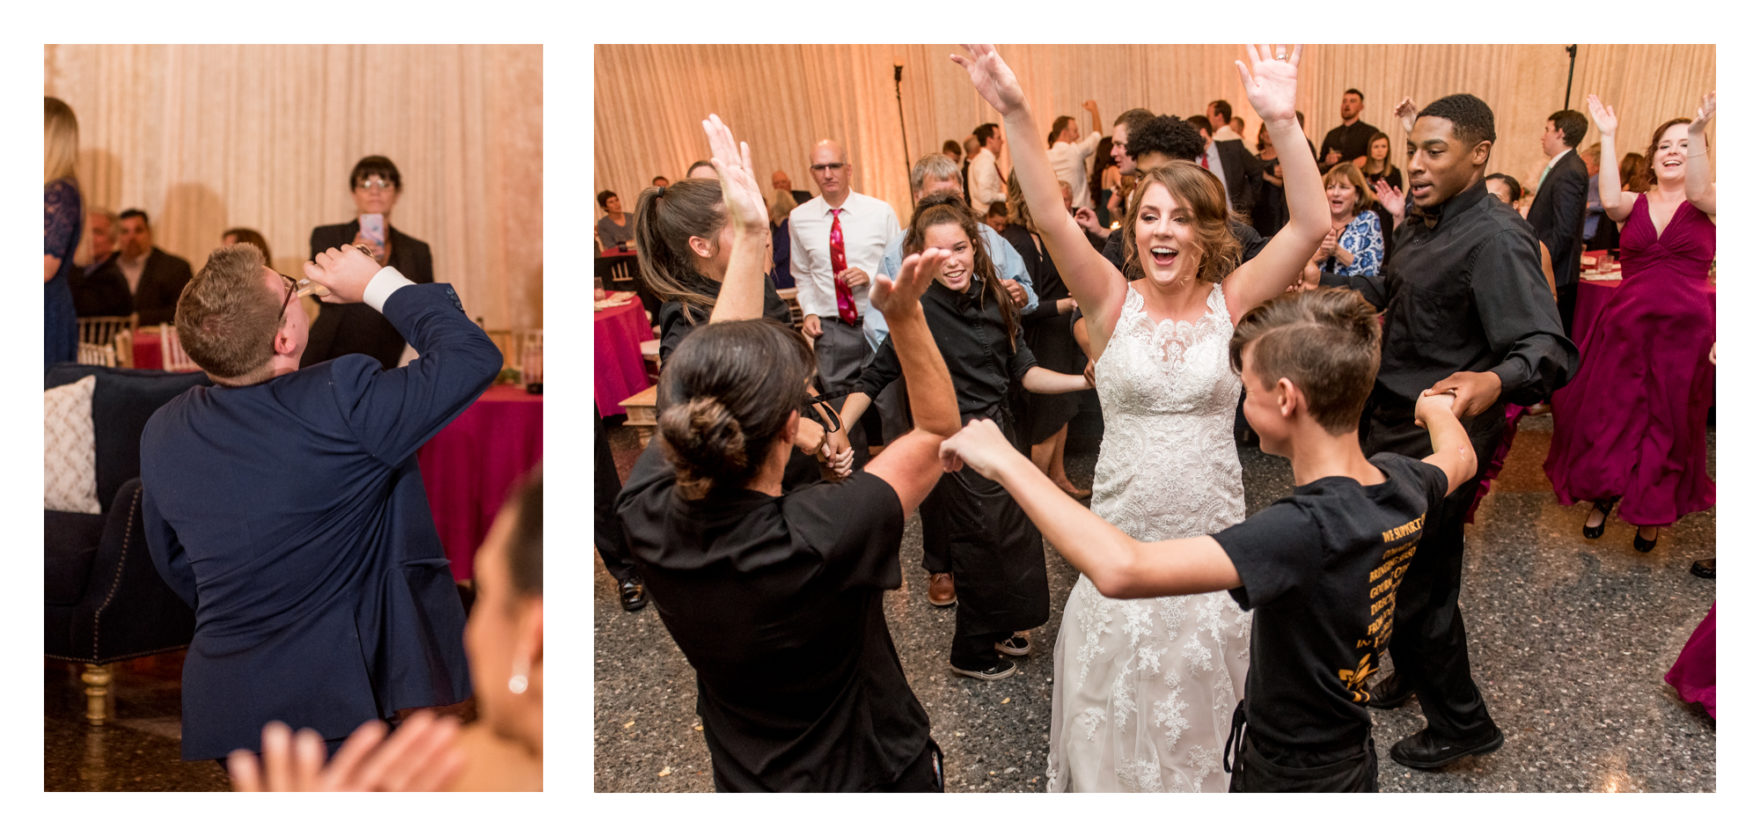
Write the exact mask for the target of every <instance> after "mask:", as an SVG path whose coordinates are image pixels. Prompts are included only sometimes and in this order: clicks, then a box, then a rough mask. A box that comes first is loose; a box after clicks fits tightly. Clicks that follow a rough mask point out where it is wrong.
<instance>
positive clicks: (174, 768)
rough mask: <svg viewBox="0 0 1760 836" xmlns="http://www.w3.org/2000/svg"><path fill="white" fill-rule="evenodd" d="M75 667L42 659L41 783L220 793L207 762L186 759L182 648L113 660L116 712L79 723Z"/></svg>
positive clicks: (220, 783)
mask: <svg viewBox="0 0 1760 836" xmlns="http://www.w3.org/2000/svg"><path fill="white" fill-rule="evenodd" d="M80 667H81V666H79V665H75V664H72V663H68V662H57V661H53V660H49V661H45V662H44V664H43V789H44V790H46V791H50V792H56V791H71V790H111V791H121V790H160V791H163V790H181V791H188V792H195V791H210V790H213V791H225V790H227V789H229V788H230V786H229V784H228V782H227V780H226V771H225V770H223V769H221V768H220V765H219V764H217V763H215V762H213V761H200V762H191V763H186V762H184V761H183V760H181V758H180V756H179V753H178V747H179V746H180V745H181V743H182V739H183V736H182V724H181V722H180V720H179V718H180V716H181V712H180V708H179V706H180V704H181V699H182V697H181V690H180V688H179V686H178V683H179V680H180V678H181V676H182V671H183V653H181V652H178V653H166V654H161V655H159V656H149V657H147V658H144V659H135V660H132V661H128V662H118V663H117V664H116V673H115V675H114V676H113V677H112V682H111V693H112V701H113V702H114V704H115V718H116V719H114V720H112V721H111V722H110V723H108V724H106V725H103V726H91V725H88V724H87V723H86V719H85V711H86V703H85V696H84V686H83V685H82V684H81V683H80V679H79V674H80Z"/></svg>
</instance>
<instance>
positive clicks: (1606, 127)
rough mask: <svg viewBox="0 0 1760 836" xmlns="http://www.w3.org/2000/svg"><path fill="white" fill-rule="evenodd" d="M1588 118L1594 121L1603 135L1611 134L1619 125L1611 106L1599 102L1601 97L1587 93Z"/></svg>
mask: <svg viewBox="0 0 1760 836" xmlns="http://www.w3.org/2000/svg"><path fill="white" fill-rule="evenodd" d="M1589 118H1590V119H1593V120H1594V121H1595V127H1597V128H1600V129H1601V133H1602V135H1604V136H1612V135H1613V131H1614V129H1615V128H1618V127H1619V118H1618V117H1616V116H1614V115H1613V108H1611V107H1608V106H1606V105H1604V104H1602V103H1601V97H1600V96H1597V95H1595V94H1594V93H1590V94H1589Z"/></svg>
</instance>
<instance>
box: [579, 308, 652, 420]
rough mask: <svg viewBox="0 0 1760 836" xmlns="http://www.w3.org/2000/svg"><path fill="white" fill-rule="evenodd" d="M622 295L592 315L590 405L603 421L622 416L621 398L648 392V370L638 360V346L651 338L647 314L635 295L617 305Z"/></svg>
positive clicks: (640, 349) (640, 356)
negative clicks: (594, 405)
mask: <svg viewBox="0 0 1760 836" xmlns="http://www.w3.org/2000/svg"><path fill="white" fill-rule="evenodd" d="M620 296H624V294H613V295H612V297H611V298H610V299H608V300H607V301H610V302H613V303H614V304H610V305H606V306H604V307H600V305H602V304H603V303H598V304H595V305H594V311H593V401H594V402H595V403H596V404H598V406H599V414H600V415H601V416H604V417H609V416H612V415H622V414H624V411H623V407H622V406H619V405H618V404H619V402H621V401H622V400H623V399H624V398H627V397H629V396H630V395H633V394H635V393H637V392H640V391H642V390H643V389H646V388H648V386H649V385H650V384H649V382H648V367H647V364H646V363H644V362H643V360H642V343H644V342H646V341H648V340H651V339H653V338H654V329H653V327H652V326H650V325H649V324H648V316H647V312H646V311H645V310H643V308H642V303H641V300H640V299H637V298H636V297H635V294H633V293H631V294H627V297H626V298H625V299H624V300H623V301H622V302H621V303H617V299H618V297H620Z"/></svg>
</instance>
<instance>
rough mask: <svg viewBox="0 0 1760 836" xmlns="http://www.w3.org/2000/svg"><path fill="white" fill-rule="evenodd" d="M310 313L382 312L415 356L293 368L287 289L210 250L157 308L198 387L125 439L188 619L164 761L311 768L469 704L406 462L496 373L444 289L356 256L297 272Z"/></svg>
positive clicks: (435, 539) (156, 559) (435, 556)
mask: <svg viewBox="0 0 1760 836" xmlns="http://www.w3.org/2000/svg"><path fill="white" fill-rule="evenodd" d="M305 274H306V276H307V278H308V279H309V280H310V281H311V282H312V283H313V284H315V285H318V286H322V287H324V288H328V289H329V291H330V294H331V296H332V298H335V299H337V300H339V301H342V302H349V303H362V304H364V305H366V306H367V307H369V308H370V309H371V310H373V311H375V312H382V313H383V315H384V316H385V317H386V318H387V319H388V320H389V321H390V323H391V324H392V326H393V327H395V328H396V329H397V330H398V331H399V332H400V333H401V334H404V335H406V336H408V338H409V339H410V342H411V343H412V344H414V345H415V346H416V348H417V349H418V350H419V351H420V352H421V356H420V357H419V358H418V359H416V360H415V361H413V362H411V363H410V364H409V365H407V366H404V367H401V368H394V369H391V370H388V371H387V370H384V369H382V368H380V366H379V363H378V362H377V361H375V360H373V359H372V358H371V357H367V356H364V355H359V354H350V355H347V356H344V357H340V358H338V359H336V360H333V361H330V362H327V363H320V364H318V365H314V366H308V367H305V368H303V369H302V368H300V367H299V358H300V354H301V351H302V350H303V349H304V348H305V343H306V337H307V327H308V324H307V319H306V314H305V310H304V309H303V308H302V307H300V304H299V299H298V298H297V297H298V296H299V295H300V293H301V285H302V284H304V283H302V282H300V281H299V280H296V279H293V278H289V277H286V276H282V275H279V274H277V273H276V272H275V271H274V270H272V269H270V268H269V267H267V266H265V265H264V263H263V256H262V253H261V252H259V251H258V250H257V249H256V248H255V247H253V246H251V245H249V244H235V245H232V246H227V247H221V248H220V249H217V250H215V251H214V252H213V253H212V254H211V255H210V256H209V257H208V261H207V264H206V265H204V266H203V267H202V269H201V271H200V272H199V273H197V274H196V276H195V278H194V279H192V280H191V281H190V283H189V285H188V287H187V288H186V289H185V290H184V292H183V295H182V297H181V298H180V299H179V301H178V305H177V334H178V338H179V339H180V340H181V341H182V343H183V347H184V350H185V351H187V352H188V353H189V356H190V358H191V359H192V360H194V361H195V362H196V363H197V364H198V365H199V366H201V368H202V370H203V371H205V372H207V373H208V376H209V377H210V378H211V379H212V380H213V382H214V383H215V385H213V386H197V387H195V388H192V389H190V390H188V391H186V392H184V393H183V394H182V395H179V396H178V397H177V398H175V399H173V400H172V401H171V402H169V403H167V404H166V405H165V406H164V407H163V408H161V409H160V410H159V411H158V412H156V413H154V414H153V417H152V418H151V419H149V420H148V422H147V425H146V428H145V430H144V431H143V432H142V434H141V483H142V495H141V515H142V520H143V523H144V529H145V536H144V539H145V541H146V543H147V547H148V550H149V552H150V553H151V555H152V559H153V564H154V566H155V567H156V568H157V569H158V571H159V574H160V576H162V577H163V578H164V579H165V581H166V583H167V584H168V585H169V586H170V587H171V588H172V589H173V590H174V591H175V592H176V593H177V594H178V595H179V596H180V597H181V598H183V600H184V601H185V602H187V603H188V604H189V605H190V606H191V607H192V608H193V609H194V610H195V614H196V631H195V636H194V638H193V639H192V640H191V641H190V648H189V654H188V656H187V657H186V659H185V660H184V665H183V757H184V759H185V760H205V759H210V758H224V757H226V756H227V754H228V753H230V752H232V751H233V750H235V749H249V750H255V749H257V747H258V745H259V742H260V740H261V736H262V729H263V725H264V724H265V723H267V722H269V721H271V720H279V721H281V722H284V723H287V724H288V725H289V726H292V727H293V728H296V729H298V728H311V729H315V730H316V731H317V732H318V734H319V735H321V736H322V737H323V738H325V739H326V740H327V741H328V742H329V746H330V749H331V751H332V752H334V751H335V749H336V747H337V746H338V745H339V744H340V743H341V741H342V740H343V739H344V738H346V737H347V736H348V734H349V733H350V732H352V731H354V729H355V728H356V727H357V726H359V725H360V724H361V723H363V722H365V721H367V720H372V719H384V718H391V717H393V716H394V715H395V714H397V713H398V712H400V711H402V710H404V709H414V708H420V707H424V706H436V705H451V704H454V703H459V702H462V701H463V700H465V699H467V698H468V697H469V696H470V679H469V677H468V674H467V670H466V665H465V657H464V647H463V636H464V633H463V631H464V609H463V607H462V606H461V604H460V602H459V596H458V593H457V591H456V589H455V587H454V584H453V579H452V572H451V569H450V565H449V564H448V562H447V558H446V555H445V554H444V553H443V552H442V551H441V546H440V540H439V535H438V534H437V533H436V531H435V529H434V521H433V518H432V516H431V515H430V514H429V511H428V501H427V496H426V495H425V493H424V491H423V488H422V479H421V473H420V472H419V471H418V469H417V467H416V458H415V453H416V450H417V449H418V448H419V447H420V446H421V445H422V444H423V443H425V442H426V441H427V440H428V439H430V438H432V437H433V436H434V435H435V434H436V433H438V432H439V431H440V430H441V428H443V427H445V426H446V425H447V423H448V422H450V421H451V420H452V419H454V418H456V417H457V416H458V415H459V414H460V413H462V412H463V411H464V410H465V408H466V407H468V406H470V404H471V403H472V402H473V401H474V400H476V398H477V396H478V395H480V394H482V392H483V391H484V390H485V389H486V388H488V386H489V384H490V383H491V382H492V381H493V380H494V379H495V375H496V374H497V373H498V372H499V371H500V370H501V352H500V351H498V350H497V349H496V348H495V344H494V343H493V342H492V341H491V340H490V339H489V337H488V335H486V334H484V333H483V330H482V329H481V328H478V327H477V326H476V324H475V323H473V322H472V321H471V319H470V317H468V316H467V315H466V314H465V312H464V309H463V307H461V306H460V304H459V301H458V296H457V294H455V293H454V292H453V290H452V288H451V286H449V285H444V284H426V285H416V284H412V283H411V282H410V281H409V280H408V279H406V278H405V277H404V276H403V275H402V274H401V273H400V272H399V271H398V269H397V268H395V267H381V266H380V265H379V264H378V263H377V262H376V261H375V260H374V259H373V258H372V256H371V255H369V254H368V251H367V250H365V249H364V248H357V247H342V248H339V249H338V248H332V249H329V250H326V251H324V252H321V253H318V254H317V256H316V258H315V260H314V261H313V262H308V263H307V264H306V265H305Z"/></svg>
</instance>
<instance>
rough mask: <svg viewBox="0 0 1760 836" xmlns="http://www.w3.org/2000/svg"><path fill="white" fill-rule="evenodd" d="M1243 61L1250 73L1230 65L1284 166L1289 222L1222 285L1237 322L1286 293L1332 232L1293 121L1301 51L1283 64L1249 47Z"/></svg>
mask: <svg viewBox="0 0 1760 836" xmlns="http://www.w3.org/2000/svg"><path fill="white" fill-rule="evenodd" d="M1247 56H1248V58H1249V59H1250V60H1251V61H1252V63H1253V66H1252V67H1251V68H1250V69H1249V68H1248V67H1247V65H1246V64H1243V63H1241V62H1240V61H1236V62H1234V65H1235V68H1236V69H1238V70H1240V73H1241V86H1243V87H1245V88H1246V92H1247V101H1248V102H1250V103H1252V105H1253V110H1255V111H1257V112H1258V114H1259V118H1260V119H1263V120H1264V121H1265V130H1266V131H1267V132H1268V133H1269V134H1270V135H1271V145H1272V147H1274V148H1276V149H1277V158H1278V159H1279V160H1281V161H1282V162H1283V191H1284V199H1285V200H1286V202H1287V203H1288V205H1289V223H1288V224H1285V225H1284V227H1283V229H1281V230H1278V232H1277V234H1276V235H1274V236H1272V238H1271V240H1270V241H1269V242H1267V243H1266V244H1265V249H1263V250H1261V251H1260V252H1259V255H1258V256H1257V257H1256V258H1254V259H1253V260H1252V261H1249V262H1247V263H1246V264H1243V265H1241V266H1240V267H1237V268H1235V271H1234V272H1233V273H1230V274H1228V277H1227V278H1225V279H1223V280H1222V291H1223V294H1224V295H1225V296H1226V297H1227V299H1228V313H1229V316H1230V317H1232V318H1233V319H1234V320H1235V321H1236V322H1239V321H1240V318H1241V315H1242V314H1245V313H1246V312H1247V311H1249V310H1252V309H1253V308H1254V307H1255V306H1257V305H1258V304H1259V303H1260V302H1263V301H1265V300H1267V299H1270V298H1272V297H1273V296H1276V295H1278V294H1280V293H1282V292H1283V291H1284V290H1285V289H1286V288H1288V287H1289V284H1290V282H1291V281H1292V280H1294V279H1295V278H1296V277H1297V276H1300V275H1301V274H1302V269H1303V266H1304V265H1305V264H1306V263H1307V261H1308V259H1309V258H1310V257H1312V256H1313V254H1314V249H1315V248H1316V247H1318V246H1319V244H1320V240H1321V239H1323V238H1325V237H1326V233H1327V232H1329V231H1330V230H1331V229H1332V218H1331V215H1330V213H1329V212H1328V211H1327V207H1326V189H1325V187H1323V186H1322V185H1321V184H1320V167H1319V165H1318V164H1317V163H1315V162H1314V158H1313V157H1311V156H1309V155H1308V143H1307V139H1306V138H1305V137H1303V136H1302V128H1301V124H1300V123H1299V122H1297V121H1296V65H1297V64H1298V63H1299V62H1300V61H1301V57H1302V46H1301V44H1296V45H1295V46H1294V47H1293V48H1292V49H1291V50H1290V52H1289V55H1288V59H1287V60H1286V59H1285V57H1284V47H1283V46H1282V45H1278V46H1276V47H1275V48H1274V47H1273V46H1272V45H1271V44H1259V45H1253V44H1248V45H1247Z"/></svg>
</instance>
